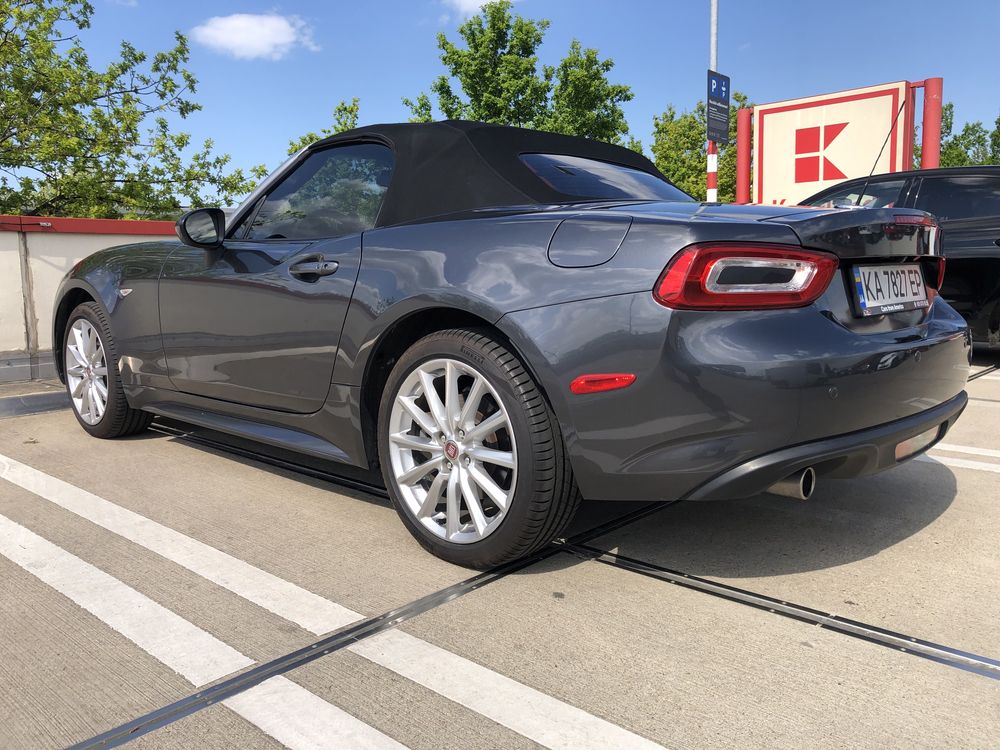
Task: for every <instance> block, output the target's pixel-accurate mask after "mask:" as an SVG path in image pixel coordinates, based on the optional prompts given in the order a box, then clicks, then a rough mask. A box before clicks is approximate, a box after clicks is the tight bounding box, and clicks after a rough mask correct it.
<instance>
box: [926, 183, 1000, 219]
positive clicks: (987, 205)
mask: <svg viewBox="0 0 1000 750" xmlns="http://www.w3.org/2000/svg"><path fill="white" fill-rule="evenodd" d="M916 207H917V208H919V209H921V210H922V211H927V212H928V213H931V214H934V215H935V216H936V217H937V218H938V219H940V220H941V221H947V220H949V219H973V218H978V217H980V216H1000V177H986V176H982V175H962V176H959V175H955V176H954V177H925V178H924V180H923V183H922V184H921V186H920V195H919V196H918V197H917V205H916Z"/></svg>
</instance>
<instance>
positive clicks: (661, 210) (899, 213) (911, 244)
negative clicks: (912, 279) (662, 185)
mask: <svg viewBox="0 0 1000 750" xmlns="http://www.w3.org/2000/svg"><path fill="white" fill-rule="evenodd" d="M618 208H619V210H625V211H627V212H628V213H629V214H631V215H633V216H650V217H655V216H659V217H662V218H664V219H675V220H683V221H690V222H695V223H701V222H711V223H719V222H738V223H746V222H760V223H764V224H780V225H784V226H786V227H788V228H789V229H791V230H792V231H793V232H794V233H795V236H796V237H798V239H799V242H800V244H801V245H802V247H808V248H812V249H815V250H826V251H827V252H831V253H834V254H835V255H837V256H838V257H840V258H843V259H855V258H857V259H861V258H902V257H918V256H922V255H938V254H939V251H938V243H939V234H940V233H939V231H938V228H937V226H936V224H935V222H934V220H933V218H932V217H931V216H930V214H927V213H924V212H923V211H916V210H912V209H902V208H811V207H806V206H753V205H737V204H724V203H694V202H691V203H687V202H685V203H680V202H677V203H668V202H649V203H637V204H632V205H629V206H627V207H625V206H619V207H618ZM920 222H926V223H920Z"/></svg>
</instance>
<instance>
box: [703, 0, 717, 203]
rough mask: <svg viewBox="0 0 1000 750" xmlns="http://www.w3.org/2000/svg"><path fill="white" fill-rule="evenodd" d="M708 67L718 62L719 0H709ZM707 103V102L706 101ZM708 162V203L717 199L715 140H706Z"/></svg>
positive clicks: (706, 191) (711, 67)
mask: <svg viewBox="0 0 1000 750" xmlns="http://www.w3.org/2000/svg"><path fill="white" fill-rule="evenodd" d="M708 25H709V32H708V67H709V68H710V69H711V70H716V71H717V70H718V69H719V68H718V64H719V0H709V21H708ZM706 104H707V102H706ZM706 153H707V158H708V163H707V165H706V167H707V169H706V174H705V188H706V190H705V198H706V200H708V202H709V203H715V202H716V201H717V200H718V199H719V190H718V187H719V183H718V179H719V174H718V172H719V150H718V148H717V147H716V145H715V141H709V142H708V148H707V149H706Z"/></svg>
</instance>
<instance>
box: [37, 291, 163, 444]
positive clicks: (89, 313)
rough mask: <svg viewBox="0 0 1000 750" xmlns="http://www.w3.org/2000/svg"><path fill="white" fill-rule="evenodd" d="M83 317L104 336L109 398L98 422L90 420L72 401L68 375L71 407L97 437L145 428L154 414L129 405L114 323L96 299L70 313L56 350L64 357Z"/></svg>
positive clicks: (100, 335)
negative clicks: (109, 320) (85, 417)
mask: <svg viewBox="0 0 1000 750" xmlns="http://www.w3.org/2000/svg"><path fill="white" fill-rule="evenodd" d="M81 318H83V319H85V320H86V321H88V322H89V323H90V324H91V325H92V326H93V327H94V329H95V331H96V332H97V335H98V337H99V338H100V340H101V345H102V346H103V347H104V360H105V364H106V366H107V372H108V375H107V386H108V399H107V405H106V408H105V411H104V414H103V415H102V416H101V418H100V420H99V421H98V422H97V423H96V424H88V423H87V422H85V421H84V420H83V418H82V417H81V416H80V414H79V413H78V412H77V410H76V408H75V407H74V406H73V405H72V393H71V392H70V386H69V378H68V377H67V378H66V392H67V393H68V394H69V396H70V409H71V410H72V412H73V415H74V416H75V417H76V421H77V422H79V423H80V426H81V427H83V429H84V430H86V431H87V432H88V433H89V434H90V435H93V436H94V437H97V438H107V439H110V438H119V437H125V436H127V435H134V434H136V433H137V432H142V431H143V430H145V429H146V428H147V427H149V423H150V422H152V421H153V415H152V414H149V413H148V412H144V411H139V410H138V409H133V408H132V407H131V406H129V404H128V401H127V400H126V398H125V391H124V389H123V387H122V380H121V375H120V374H119V372H118V348H117V346H116V345H115V339H114V336H113V335H112V333H111V326H110V325H109V323H108V318H107V315H106V314H105V313H104V310H103V308H102V307H101V306H100V305H98V304H97V303H96V302H84V303H83V304H81V305H78V306H77V307H76V308H74V310H73V312H71V313H70V316H69V319H68V320H67V321H66V333H65V334H64V335H63V341H62V350H61V351H60V352H58V353H57V356H59V357H63V358H64V359H65V356H66V344H67V342H68V340H69V337H70V336H71V335H72V330H73V324H74V323H75V322H76V321H77V320H79V319H81Z"/></svg>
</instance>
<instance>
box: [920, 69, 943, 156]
mask: <svg viewBox="0 0 1000 750" xmlns="http://www.w3.org/2000/svg"><path fill="white" fill-rule="evenodd" d="M943 89H944V79H943V78H928V79H927V80H926V81H924V124H923V127H922V128H921V129H922V130H923V133H922V135H921V138H920V168H921V169H934V168H936V167H939V166H940V165H941V96H942V94H943Z"/></svg>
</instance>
